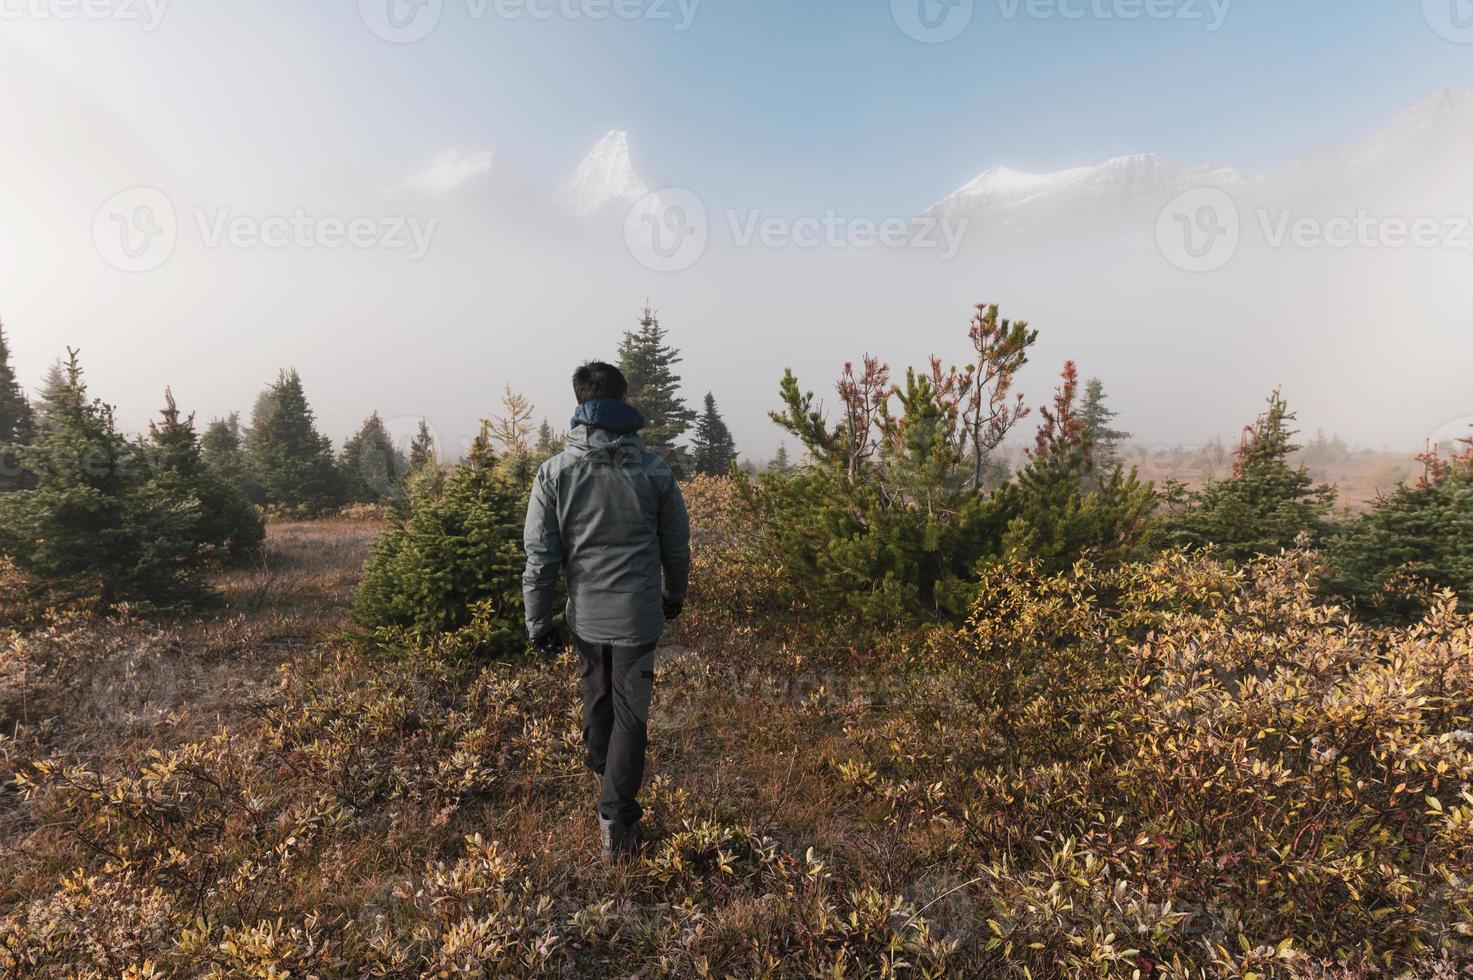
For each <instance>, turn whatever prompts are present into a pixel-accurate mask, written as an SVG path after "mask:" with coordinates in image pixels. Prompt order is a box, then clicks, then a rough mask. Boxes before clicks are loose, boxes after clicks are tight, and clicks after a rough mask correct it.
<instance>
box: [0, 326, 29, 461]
mask: <svg viewBox="0 0 1473 980" xmlns="http://www.w3.org/2000/svg"><path fill="white" fill-rule="evenodd" d="M33 422H34V420H33V419H32V416H31V403H30V402H29V401H28V400H27V399H26V396H25V392H24V391H22V390H21V386H20V383H19V382H18V381H16V377H15V368H14V367H13V366H12V365H11V363H10V343H9V341H7V340H6V338H5V324H3V323H0V446H11V445H24V444H25V443H27V442H29V441H30V438H31V427H32V424H33Z"/></svg>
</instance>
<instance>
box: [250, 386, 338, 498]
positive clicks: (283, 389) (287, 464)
mask: <svg viewBox="0 0 1473 980" xmlns="http://www.w3.org/2000/svg"><path fill="white" fill-rule="evenodd" d="M246 456H247V459H248V460H249V461H250V471H251V476H252V478H253V480H254V481H255V483H256V485H257V487H258V488H259V491H258V492H259V494H260V499H259V501H258V502H259V503H263V504H266V505H268V506H270V507H274V508H277V509H278V510H281V511H283V512H285V513H288V514H292V515H295V516H308V517H310V516H316V515H318V514H321V513H323V512H325V511H327V510H330V509H331V508H333V507H336V506H338V505H339V504H341V503H342V502H343V487H342V480H341V474H340V471H339V470H338V466H337V460H336V458H335V457H334V456H333V451H332V440H331V439H329V438H328V437H326V436H324V435H320V434H318V432H317V426H316V421H315V418H314V416H313V414H312V409H311V407H310V406H309V405H308V404H307V395H306V393H305V392H304V391H303V389H302V378H301V376H300V375H298V374H297V372H296V370H295V369H292V370H289V371H282V372H281V374H280V376H279V377H278V378H277V380H276V383H275V384H273V385H272V386H271V387H270V388H268V389H267V390H266V391H265V392H263V393H262V396H261V397H260V398H258V399H257V400H256V411H255V416H254V418H253V419H252V420H251V428H250V431H249V432H248V433H247V435H246Z"/></svg>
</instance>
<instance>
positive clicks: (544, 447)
mask: <svg viewBox="0 0 1473 980" xmlns="http://www.w3.org/2000/svg"><path fill="white" fill-rule="evenodd" d="M562 451H563V439H562V437H561V436H559V435H558V434H557V433H556V432H554V431H553V428H552V425H551V423H549V422H548V421H547V419H543V420H542V424H541V425H540V426H538V427H537V455H538V456H541V457H543V458H544V459H545V458H547V457H549V456H556V455H557V454H558V453H560V452H562Z"/></svg>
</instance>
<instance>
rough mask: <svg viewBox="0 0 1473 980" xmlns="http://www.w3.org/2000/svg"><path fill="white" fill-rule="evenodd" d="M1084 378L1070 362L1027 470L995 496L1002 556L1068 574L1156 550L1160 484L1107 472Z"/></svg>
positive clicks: (1046, 409)
mask: <svg viewBox="0 0 1473 980" xmlns="http://www.w3.org/2000/svg"><path fill="white" fill-rule="evenodd" d="M1078 391H1079V375H1078V372H1077V370H1076V368H1075V366H1074V362H1073V361H1070V362H1068V363H1066V364H1065V365H1064V373H1063V380H1062V382H1061V384H1060V386H1059V388H1058V389H1057V391H1056V393H1055V397H1054V404H1053V405H1052V406H1051V407H1050V406H1045V407H1043V408H1040V409H1039V414H1040V415H1042V417H1043V425H1042V426H1040V428H1039V432H1038V437H1037V439H1036V442H1035V447H1034V449H1033V450H1032V451H1031V452H1030V453H1029V465H1028V466H1027V468H1026V469H1024V470H1023V472H1022V473H1020V474H1019V475H1018V479H1017V481H1016V482H1013V483H1009V484H1006V485H1005V486H1003V487H1002V488H1001V489H1000V490H999V491H998V493H997V496H996V501H995V503H996V508H997V510H998V512H999V514H1000V518H1001V520H1002V521H1003V522H1005V524H1006V527H1007V531H1006V533H1005V534H1004V535H1003V538H1002V547H1001V553H1002V555H1003V556H1004V557H1006V558H1009V559H1014V560H1020V561H1037V562H1039V563H1041V566H1042V567H1043V568H1044V569H1047V570H1049V571H1051V572H1062V571H1066V570H1067V569H1069V568H1070V567H1071V566H1073V565H1074V563H1076V562H1077V561H1079V560H1080V559H1081V558H1086V559H1089V560H1090V561H1092V562H1094V563H1096V564H1100V565H1114V564H1119V563H1122V562H1127V561H1133V560H1139V559H1143V558H1145V557H1147V556H1149V555H1150V554H1151V553H1152V552H1154V551H1155V550H1156V549H1157V546H1158V544H1159V538H1160V522H1159V520H1158V519H1157V518H1156V517H1155V512H1156V507H1157V499H1156V491H1155V487H1154V486H1153V485H1152V484H1150V483H1142V482H1141V481H1140V479H1139V478H1138V476H1137V473H1136V470H1135V469H1134V468H1132V469H1131V470H1130V472H1129V473H1127V472H1126V471H1125V468H1124V467H1122V466H1120V465H1119V464H1118V463H1117V464H1116V465H1114V466H1113V467H1111V468H1110V470H1109V471H1108V472H1102V471H1101V469H1100V468H1099V466H1098V461H1097V459H1096V457H1095V455H1094V451H1093V450H1094V446H1093V445H1092V444H1091V443H1090V441H1089V421H1088V419H1087V418H1086V415H1085V411H1084V409H1083V408H1079V409H1076V407H1075V401H1076V398H1077V396H1078Z"/></svg>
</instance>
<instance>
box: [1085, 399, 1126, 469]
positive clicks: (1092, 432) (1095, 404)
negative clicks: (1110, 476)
mask: <svg viewBox="0 0 1473 980" xmlns="http://www.w3.org/2000/svg"><path fill="white" fill-rule="evenodd" d="M1106 397H1107V396H1106V395H1105V384H1104V382H1103V381H1101V380H1100V379H1099V378H1090V379H1089V381H1087V382H1086V383H1085V385H1084V401H1083V403H1082V404H1081V405H1080V407H1079V420H1080V421H1081V422H1082V423H1083V424H1084V442H1085V444H1086V445H1087V446H1088V447H1089V452H1090V456H1091V457H1092V458H1093V459H1094V463H1095V466H1096V467H1097V468H1099V469H1100V470H1102V471H1103V472H1105V473H1109V472H1110V471H1111V470H1113V469H1114V468H1115V467H1116V466H1117V465H1118V464H1119V463H1120V444H1121V443H1123V442H1124V441H1125V440H1127V439H1129V438H1130V433H1129V432H1124V431H1122V430H1120V429H1116V428H1114V427H1113V425H1114V422H1115V420H1116V419H1117V418H1119V417H1120V413H1119V412H1117V411H1115V410H1114V409H1113V408H1111V407H1110V406H1109V405H1107V404H1105V402H1106Z"/></svg>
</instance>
